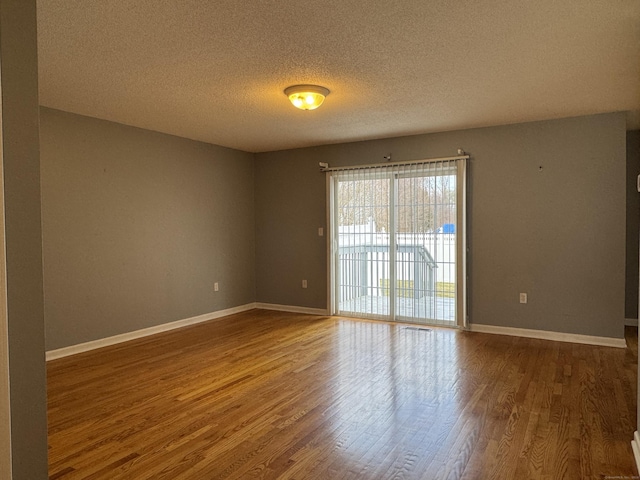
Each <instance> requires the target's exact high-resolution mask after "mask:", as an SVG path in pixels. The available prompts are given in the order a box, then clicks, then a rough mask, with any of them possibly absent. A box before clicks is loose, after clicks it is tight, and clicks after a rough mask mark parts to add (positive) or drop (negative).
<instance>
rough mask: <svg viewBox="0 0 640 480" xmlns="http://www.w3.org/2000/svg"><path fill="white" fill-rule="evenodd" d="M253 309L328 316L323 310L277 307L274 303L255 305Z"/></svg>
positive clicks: (290, 306)
mask: <svg viewBox="0 0 640 480" xmlns="http://www.w3.org/2000/svg"><path fill="white" fill-rule="evenodd" d="M255 308H261V309H262V310H277V311H278V312H290V313H305V314H308V315H329V313H328V312H327V310H326V309H324V308H310V307H296V306H293V305H278V304H275V303H256V304H255Z"/></svg>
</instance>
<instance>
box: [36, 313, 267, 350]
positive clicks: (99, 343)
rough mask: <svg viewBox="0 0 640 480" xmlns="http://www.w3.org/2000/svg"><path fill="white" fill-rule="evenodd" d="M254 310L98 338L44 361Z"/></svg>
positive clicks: (192, 319)
mask: <svg viewBox="0 0 640 480" xmlns="http://www.w3.org/2000/svg"><path fill="white" fill-rule="evenodd" d="M254 308H256V304H255V303H249V304H247V305H240V306H238V307H233V308H227V309H225V310H218V311H217V312H212V313H205V314H204V315H198V316H197V317H191V318H185V319H184V320H177V321H175V322H170V323H164V324H162V325H156V326H154V327H149V328H143V329H142V330H135V331H133V332H127V333H121V334H119V335H114V336H112V337H107V338H100V339H98V340H92V341H90V342H86V343H80V344H78V345H71V346H70V347H64V348H58V349H56V350H50V351H48V352H47V353H46V359H47V361H49V360H55V359H57V358H62V357H68V356H69V355H75V354H77V353H82V352H88V351H90V350H95V349H96V348H102V347H107V346H109V345H115V344H117V343H122V342H128V341H129V340H135V339H138V338H142V337H148V336H149V335H155V334H156V333H162V332H168V331H169V330H175V329H176V328H182V327H186V326H188V325H195V324H196V323H202V322H208V321H209V320H215V319H217V318H222V317H226V316H228V315H233V314H234V313H241V312H246V311H248V310H253V309H254Z"/></svg>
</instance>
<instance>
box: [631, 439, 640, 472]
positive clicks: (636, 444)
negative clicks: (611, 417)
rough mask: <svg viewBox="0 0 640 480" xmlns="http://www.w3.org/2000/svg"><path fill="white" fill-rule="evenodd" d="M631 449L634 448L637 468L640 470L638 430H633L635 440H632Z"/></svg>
mask: <svg viewBox="0 0 640 480" xmlns="http://www.w3.org/2000/svg"><path fill="white" fill-rule="evenodd" d="M631 449H632V450H633V456H634V458H635V459H636V468H637V469H638V471H639V472H640V434H638V431H637V430H636V431H635V432H633V440H632V441H631Z"/></svg>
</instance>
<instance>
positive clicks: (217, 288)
mask: <svg viewBox="0 0 640 480" xmlns="http://www.w3.org/2000/svg"><path fill="white" fill-rule="evenodd" d="M218 290H220V288H219V286H218V282H216V283H214V284H213V291H214V292H217V291H218Z"/></svg>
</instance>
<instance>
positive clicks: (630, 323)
mask: <svg viewBox="0 0 640 480" xmlns="http://www.w3.org/2000/svg"><path fill="white" fill-rule="evenodd" d="M624 324H625V325H626V326H627V327H637V326H638V319H637V318H625V319H624Z"/></svg>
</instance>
